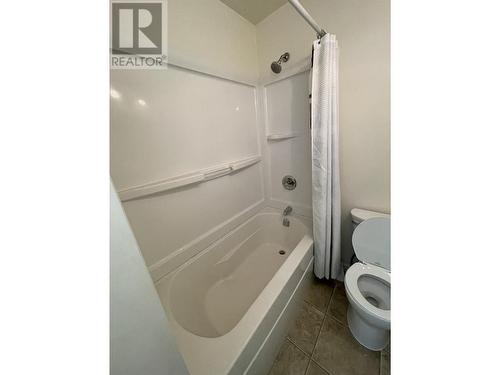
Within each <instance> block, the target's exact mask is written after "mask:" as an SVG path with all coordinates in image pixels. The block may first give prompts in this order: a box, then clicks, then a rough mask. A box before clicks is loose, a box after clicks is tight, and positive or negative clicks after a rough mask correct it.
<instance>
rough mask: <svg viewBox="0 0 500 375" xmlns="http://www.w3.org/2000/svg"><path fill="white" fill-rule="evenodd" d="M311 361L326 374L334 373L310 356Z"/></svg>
mask: <svg viewBox="0 0 500 375" xmlns="http://www.w3.org/2000/svg"><path fill="white" fill-rule="evenodd" d="M311 362H314V364H315V365H316V366H318V367H319V368H321V369H323V370H324V371H325V372H326V373H327V374H328V375H335V374H334V373H333V372H330V371H328V370H327V369H326V368H325V367H324V366H323V365H322V364H320V363H319V362H317V361H315V360H314V359H312V358H311Z"/></svg>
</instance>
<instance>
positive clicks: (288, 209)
mask: <svg viewBox="0 0 500 375" xmlns="http://www.w3.org/2000/svg"><path fill="white" fill-rule="evenodd" d="M292 210H293V209H292V206H286V207H285V209H284V210H283V226H285V227H289V226H290V220H288V218H287V216H288V215H290V214H291V213H292Z"/></svg>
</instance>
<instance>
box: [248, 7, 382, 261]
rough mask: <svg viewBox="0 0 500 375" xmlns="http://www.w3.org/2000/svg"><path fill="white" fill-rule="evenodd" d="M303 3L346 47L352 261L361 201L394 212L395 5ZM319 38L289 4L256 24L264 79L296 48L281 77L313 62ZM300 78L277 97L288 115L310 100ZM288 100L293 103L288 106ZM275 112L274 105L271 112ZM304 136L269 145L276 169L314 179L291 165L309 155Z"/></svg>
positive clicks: (343, 145) (344, 142)
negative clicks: (392, 90)
mask: <svg viewBox="0 0 500 375" xmlns="http://www.w3.org/2000/svg"><path fill="white" fill-rule="evenodd" d="M301 2H302V4H303V5H304V7H305V8H306V9H307V10H308V11H309V13H310V14H311V15H312V16H313V18H314V19H315V20H317V22H318V23H319V24H320V25H321V26H322V27H323V28H324V29H325V30H327V31H328V32H331V33H333V34H335V35H336V36H337V38H338V41H339V46H340V55H339V56H340V62H339V69H340V71H339V74H340V162H341V166H340V170H341V189H342V259H343V262H344V263H348V262H349V261H350V258H351V255H352V245H351V224H350V221H351V220H350V214H349V213H350V210H351V209H352V208H354V207H360V208H365V209H370V210H373V211H379V212H386V213H388V212H389V211H390V3H389V1H388V0H303V1H301ZM315 38H316V35H315V32H314V31H313V30H312V29H311V28H310V27H309V25H307V23H306V22H305V21H304V20H303V19H302V18H301V17H300V15H299V14H297V12H296V11H295V10H294V9H293V8H292V7H291V6H290V5H289V4H286V5H284V6H282V7H281V8H279V9H278V10H277V11H275V12H274V13H273V14H271V15H270V16H269V17H267V18H266V19H264V20H263V21H262V22H260V23H259V24H257V42H258V53H259V72H260V81H261V82H264V83H265V82H268V81H270V80H273V79H275V78H276V77H277V76H276V75H274V74H273V73H272V72H271V69H270V67H269V66H270V64H271V62H272V61H274V60H275V59H276V58H277V57H278V56H279V55H280V54H281V53H283V52H285V51H287V52H289V53H290V60H289V61H288V62H287V63H286V64H283V70H282V72H281V73H280V75H279V76H286V75H287V74H290V72H292V73H293V71H297V70H300V67H301V66H303V65H304V63H306V64H307V63H308V60H309V63H310V56H311V45H312V41H313V40H314V39H315ZM294 80H295V81H298V80H300V78H290V79H287V80H286V81H285V82H283V83H282V90H281V92H280V96H278V98H277V99H276V100H274V102H273V103H274V105H276V106H277V108H283V109H284V110H285V112H286V111H288V113H292V111H298V110H297V108H296V107H297V106H298V107H300V106H302V104H297V103H302V102H303V100H304V98H303V96H304V93H303V92H302V91H301V90H297V89H296V88H297V87H298V86H297V85H298V82H294ZM268 100H269V98H268ZM271 101H273V99H271ZM287 102H288V105H289V106H290V107H291V108H290V107H283V106H286V103H287ZM291 103H294V104H293V105H292V104H291ZM273 110H274V109H273V108H268V111H270V113H272V111H273ZM302 112H304V111H302ZM299 117H300V115H299ZM302 122H304V123H303V124H302V130H303V131H299V132H300V133H302V132H307V130H308V129H307V128H308V125H309V124H308V122H305V119H303V120H302ZM282 123H283V124H289V128H288V129H286V130H280V131H283V132H287V131H290V132H292V131H297V129H295V128H294V126H296V125H298V126H300V125H299V124H294V123H293V122H291V121H287V120H286V119H283V121H282ZM274 125H275V123H272V124H271V125H270V126H274ZM306 142H307V139H306V138H305V137H304V139H302V140H300V139H292V140H290V141H286V140H284V141H282V142H281V143H280V144H276V145H275V144H268V145H267V147H268V148H269V155H270V164H271V168H270V170H271V171H280V173H283V172H284V171H285V170H289V171H290V172H292V174H294V176H295V177H296V178H297V181H298V184H300V183H301V181H304V182H305V183H309V182H310V173H311V172H310V168H309V169H307V168H303V167H300V166H299V164H300V163H293V164H292V165H289V163H290V161H292V160H296V159H297V158H298V157H299V155H304V152H305V151H306V148H305V147H306ZM276 146H277V147H276ZM278 148H279V150H278ZM264 154H266V150H264ZM308 155H309V154H308ZM271 176H272V177H271V186H272V188H271V197H278V196H279V195H278V193H280V194H283V195H285V194H286V192H284V191H279V184H278V181H277V180H276V179H277V177H278V176H274V174H272V175H271ZM275 187H276V188H277V189H278V191H276V190H274V188H275ZM305 194H306V193H305V192H304V196H305ZM288 197H289V199H288V200H290V201H291V202H292V206H295V205H298V206H301V205H304V200H303V195H300V196H297V195H293V194H288ZM281 199H282V200H287V199H284V198H281ZM272 200H273V199H271V201H272Z"/></svg>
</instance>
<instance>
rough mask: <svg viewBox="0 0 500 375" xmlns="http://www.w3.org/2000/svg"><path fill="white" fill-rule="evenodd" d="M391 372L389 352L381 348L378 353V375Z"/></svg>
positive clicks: (387, 374) (385, 374)
mask: <svg viewBox="0 0 500 375" xmlns="http://www.w3.org/2000/svg"><path fill="white" fill-rule="evenodd" d="M390 374H391V353H390V351H386V350H383V351H382V352H381V353H380V375H390Z"/></svg>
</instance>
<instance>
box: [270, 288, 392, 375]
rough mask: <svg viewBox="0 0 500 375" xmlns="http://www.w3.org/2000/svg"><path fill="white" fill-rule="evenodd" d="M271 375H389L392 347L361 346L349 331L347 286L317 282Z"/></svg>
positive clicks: (308, 293) (307, 294) (303, 302)
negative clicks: (345, 287) (373, 348)
mask: <svg viewBox="0 0 500 375" xmlns="http://www.w3.org/2000/svg"><path fill="white" fill-rule="evenodd" d="M301 304H302V305H301V311H300V314H299V317H298V318H297V320H296V321H295V324H294V325H293V327H292V329H291V330H290V332H289V333H288V336H287V337H286V339H285V341H284V343H283V345H282V347H281V349H280V352H279V354H278V356H277V357H276V360H275V362H274V365H273V367H272V369H271V372H270V373H269V375H389V374H390V355H391V354H390V345H388V348H386V349H384V350H383V351H382V352H372V351H370V350H368V349H365V348H364V347H363V346H361V345H360V344H359V343H358V342H357V341H356V340H355V339H354V338H353V337H352V335H351V332H350V331H349V328H348V327H347V306H348V301H347V297H346V295H345V290H344V285H343V284H342V283H337V284H336V285H334V283H333V282H325V281H320V280H317V279H315V280H314V283H313V284H312V286H311V288H310V289H309V290H307V291H306V293H305V295H304V300H303V301H301Z"/></svg>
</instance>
